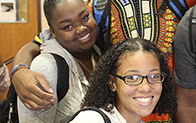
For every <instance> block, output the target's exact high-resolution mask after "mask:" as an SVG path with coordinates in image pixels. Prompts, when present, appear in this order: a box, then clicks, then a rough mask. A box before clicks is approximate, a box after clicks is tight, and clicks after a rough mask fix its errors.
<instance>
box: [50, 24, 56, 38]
mask: <svg viewBox="0 0 196 123" xmlns="http://www.w3.org/2000/svg"><path fill="white" fill-rule="evenodd" d="M50 32H51V34H52V37H53V38H54V39H56V35H55V33H54V29H53V28H52V27H51V26H50Z"/></svg>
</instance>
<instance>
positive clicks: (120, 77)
mask: <svg viewBox="0 0 196 123" xmlns="http://www.w3.org/2000/svg"><path fill="white" fill-rule="evenodd" d="M157 74H160V75H163V80H162V81H160V82H156V83H152V82H149V80H148V77H149V76H151V75H157ZM111 75H112V76H115V77H118V78H119V79H121V80H123V81H124V83H125V84H126V85H140V84H142V82H143V80H144V78H146V80H147V82H148V83H149V84H158V83H162V82H163V81H164V80H165V77H166V74H165V73H156V74H150V75H147V76H142V75H137V76H140V77H142V80H141V82H140V83H138V84H129V83H127V82H126V81H125V78H126V77H127V76H130V75H127V76H119V75H117V74H114V73H111Z"/></svg>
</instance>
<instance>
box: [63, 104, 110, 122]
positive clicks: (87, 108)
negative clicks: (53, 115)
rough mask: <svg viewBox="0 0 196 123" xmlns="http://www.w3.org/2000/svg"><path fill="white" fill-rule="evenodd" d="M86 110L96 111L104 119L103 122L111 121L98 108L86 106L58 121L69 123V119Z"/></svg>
mask: <svg viewBox="0 0 196 123" xmlns="http://www.w3.org/2000/svg"><path fill="white" fill-rule="evenodd" d="M86 110H93V111H96V112H98V113H99V114H100V115H101V116H102V117H103V119H104V122H105V123H111V121H110V119H109V118H108V116H107V115H106V114H105V113H104V112H103V111H101V110H100V109H99V108H96V107H86V108H82V109H80V110H78V111H77V112H76V113H75V114H73V115H72V116H71V117H66V118H64V119H62V120H61V122H60V123H69V122H70V121H72V120H73V119H74V118H75V117H76V116H77V115H78V114H79V113H80V112H81V111H86Z"/></svg>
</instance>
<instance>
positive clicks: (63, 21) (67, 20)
mask: <svg viewBox="0 0 196 123" xmlns="http://www.w3.org/2000/svg"><path fill="white" fill-rule="evenodd" d="M85 11H86V9H84V10H83V11H81V12H80V13H79V14H78V16H81V15H82V14H83V13H84V12H85ZM69 21H70V19H66V20H62V21H61V22H59V24H61V23H65V22H69ZM59 24H58V25H59Z"/></svg>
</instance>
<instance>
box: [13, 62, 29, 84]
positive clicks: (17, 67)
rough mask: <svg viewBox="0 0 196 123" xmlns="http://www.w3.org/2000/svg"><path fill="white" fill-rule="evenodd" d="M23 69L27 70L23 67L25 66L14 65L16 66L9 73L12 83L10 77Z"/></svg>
mask: <svg viewBox="0 0 196 123" xmlns="http://www.w3.org/2000/svg"><path fill="white" fill-rule="evenodd" d="M23 68H25V69H28V67H27V65H25V64H19V65H16V66H15V67H14V68H13V69H12V71H11V73H10V80H11V81H12V77H13V76H14V74H15V73H16V72H17V71H18V70H20V69H23Z"/></svg>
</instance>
